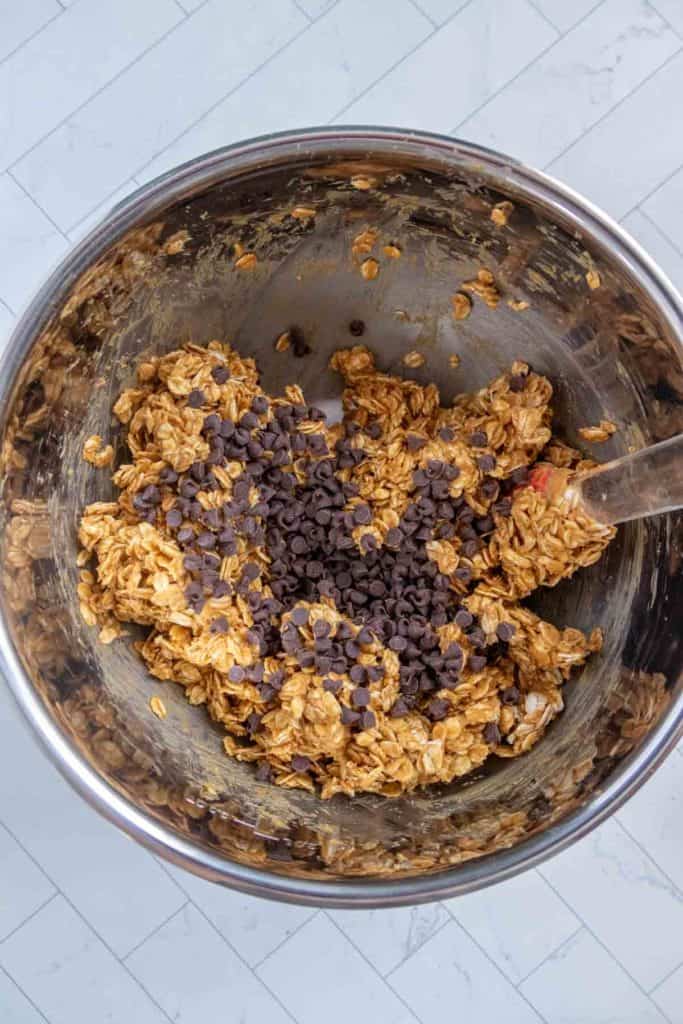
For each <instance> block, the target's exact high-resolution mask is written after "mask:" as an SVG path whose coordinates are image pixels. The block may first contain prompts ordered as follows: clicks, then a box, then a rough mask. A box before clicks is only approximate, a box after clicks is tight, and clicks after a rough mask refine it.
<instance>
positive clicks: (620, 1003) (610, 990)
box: [521, 929, 665, 1024]
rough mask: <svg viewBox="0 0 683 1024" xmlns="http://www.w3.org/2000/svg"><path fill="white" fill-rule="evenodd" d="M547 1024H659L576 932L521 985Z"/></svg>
mask: <svg viewBox="0 0 683 1024" xmlns="http://www.w3.org/2000/svg"><path fill="white" fill-rule="evenodd" d="M521 991H522V992H523V993H524V995H525V996H526V997H527V998H528V999H529V1000H530V1001H531V1002H532V1003H533V1004H534V1006H536V1007H537V1008H538V1010H539V1012H540V1013H541V1014H542V1015H543V1018H544V1020H546V1021H548V1022H549V1024H612V1022H614V1024H617V1022H618V1024H665V1022H664V1018H663V1017H662V1015H661V1013H660V1012H659V1010H658V1009H657V1008H656V1006H654V1005H653V1003H652V1002H651V1001H650V1000H649V999H648V998H647V996H646V995H645V994H644V993H643V992H641V990H640V989H639V988H638V986H637V985H636V984H635V983H634V982H633V981H632V979H631V978H629V976H628V974H627V973H626V971H625V970H624V969H623V968H622V967H620V966H619V965H618V964H617V963H615V961H614V960H613V959H612V957H611V956H610V955H609V953H607V952H605V950H604V949H603V948H602V946H601V945H600V943H599V942H596V940H595V939H594V938H593V936H592V935H591V934H590V933H589V932H587V931H586V930H585V929H582V930H581V931H580V932H579V933H578V934H577V935H575V936H574V937H573V938H571V939H569V941H568V942H566V943H565V944H564V946H562V947H561V948H560V949H559V950H558V951H557V952H556V953H554V954H553V955H552V956H551V957H550V958H549V959H548V960H546V962H545V963H544V964H543V965H542V966H541V967H540V968H539V969H538V970H537V971H535V972H534V973H533V974H532V975H531V977H530V978H527V980H526V981H525V982H524V983H523V984H522V985H521Z"/></svg>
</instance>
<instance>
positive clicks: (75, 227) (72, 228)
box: [66, 177, 142, 245]
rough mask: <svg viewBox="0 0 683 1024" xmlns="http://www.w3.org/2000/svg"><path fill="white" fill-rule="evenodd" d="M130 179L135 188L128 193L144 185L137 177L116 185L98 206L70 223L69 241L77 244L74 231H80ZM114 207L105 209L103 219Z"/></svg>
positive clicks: (130, 193) (67, 234) (68, 230)
mask: <svg viewBox="0 0 683 1024" xmlns="http://www.w3.org/2000/svg"><path fill="white" fill-rule="evenodd" d="M130 181H132V182H133V185H134V186H135V187H134V188H133V189H131V191H130V192H129V193H128V195H132V193H133V192H135V191H136V189H138V188H141V187H142V186H141V185H140V182H139V181H136V180H135V178H132V177H131V178H126V180H125V181H122V182H121V184H120V185H117V186H116V188H113V189H112V190H111V192H108V193H107V195H106V196H105V197H104V199H102V200H101V201H100V202H99V203H98V204H97V206H93V208H92V210H89V211H88V213H84V214H83V216H82V217H79V218H78V220H77V221H76V222H75V223H74V224H71V225H70V227H68V228H67V230H66V236H67V238H68V239H69V241H70V242H71V244H72V245H75V244H76V241H75V239H72V237H71V235H72V234H73V232H74V231H78V229H79V228H80V226H81V224H84V223H85V222H86V220H88V219H89V218H90V217H92V216H93V214H94V213H95V211H96V210H97V209H99V207H100V206H104V205H105V204H106V203H108V202H109V201H110V200H111V198H112V196H115V195H116V193H117V192H118V190H119V189H120V188H122V187H123V186H124V185H125V184H126V182H130ZM126 198H128V197H126ZM121 202H123V200H121ZM112 209H113V207H109V208H108V209H107V210H106V211H105V212H104V213H103V214H102V219H103V218H104V217H106V216H107V214H109V213H111V210H112Z"/></svg>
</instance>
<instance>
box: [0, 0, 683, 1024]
mask: <svg viewBox="0 0 683 1024" xmlns="http://www.w3.org/2000/svg"><path fill="white" fill-rule="evenodd" d="M682 95H683V0H652V2H651V3H646V2H645V0H602V2H596V0H533V2H531V0H469V3H468V2H463V0H373V2H372V3H367V2H366V0H336V2H335V0H244V2H242V3H232V2H228V0H137V2H134V0H117V2H116V3H111V2H109V0H0V344H2V343H3V342H4V340H5V338H6V336H7V334H8V332H9V330H10V329H11V327H12V325H13V323H14V322H15V319H16V317H17V315H18V314H19V313H20V311H21V308H22V306H23V305H24V303H25V302H26V301H27V300H28V298H29V297H30V295H31V293H32V292H33V290H34V289H35V288H36V286H37V285H38V284H39V283H40V280H41V279H42V278H43V277H44V275H45V273H46V272H47V271H48V270H49V268H50V266H51V265H52V264H53V263H54V262H55V261H56V260H57V259H59V257H60V256H61V255H62V254H63V253H64V252H65V251H66V250H67V249H68V247H69V245H70V244H71V242H73V241H74V240H76V239H77V238H79V237H80V236H81V234H82V233H83V231H84V230H86V229H87V228H89V227H91V226H92V225H93V224H94V223H96V222H97V220H98V218H99V217H100V216H101V215H102V214H104V213H105V212H106V211H107V209H108V208H109V206H110V205H112V204H113V203H115V202H117V201H118V200H120V199H121V198H123V196H125V195H126V194H127V193H128V192H129V191H131V190H132V189H134V188H135V187H137V184H138V182H142V181H145V180H146V179H148V178H149V177H151V176H153V175H155V174H157V173H159V172H160V171H162V170H165V169H167V168H168V167H170V166H173V164H175V163H177V162H179V161H182V160H185V159H187V158H189V157H191V156H193V155H195V154H196V153H198V152H200V151H201V150H205V149H210V148H213V147H215V146H219V145H221V144H223V143H225V142H229V141H233V140H235V139H237V138H240V137H243V136H248V135H252V134H256V133H258V132H262V131H271V130H276V129H282V128H287V127H291V126H300V125H304V124H306V123H313V122H319V123H320V122H323V123H324V122H334V121H336V122H338V123H343V122H346V123H349V122H358V123H363V122H375V123H381V122H384V123H394V124H401V123H403V124H408V125H413V126H415V127H425V128H433V129H437V130H440V131H444V132H448V131H453V130H456V131H457V133H458V134H461V135H466V136H468V137H471V138H474V139H475V140H477V141H481V142H485V143H488V144H493V145H495V146H500V147H502V148H505V149H508V150H509V151H510V152H512V153H514V154H515V155H517V156H520V157H522V158H525V159H527V160H530V161H532V162H535V163H537V164H539V165H542V166H547V167H548V168H549V169H550V171H551V172H552V173H554V174H556V175H558V176H559V177H562V178H564V179H565V180H567V181H568V182H569V183H570V184H571V185H573V186H574V187H576V188H578V189H579V190H582V191H584V192H585V193H586V194H587V195H588V196H589V197H590V198H592V199H594V200H595V201H596V202H598V203H599V204H601V205H603V206H604V207H605V208H607V209H608V210H609V211H610V212H611V213H612V214H613V215H614V216H615V217H617V218H619V219H621V220H622V222H623V224H624V226H625V227H626V228H627V229H628V230H629V231H631V233H632V234H633V235H634V236H635V237H636V238H638V239H639V240H640V241H641V243H642V244H643V245H644V246H645V248H646V249H648V251H649V252H650V253H651V255H652V256H653V257H654V258H655V259H656V260H657V261H659V263H660V264H661V266H662V267H663V268H664V270H665V271H666V272H667V273H668V274H669V275H670V276H671V278H672V280H674V281H675V282H676V283H677V284H678V286H679V287H683V115H682V114H681V110H682V104H681V96H682ZM0 750H1V751H2V755H0V765H7V764H9V765H14V766H16V765H20V766H21V770H12V771H7V770H6V769H4V768H3V769H2V770H0V1021H1V1022H2V1024H45V1022H47V1024H100V1022H114V1024H119V1022H122V1024H147V1022H154V1024H156V1022H158V1021H161V1022H166V1024H167V1022H168V1021H177V1022H179V1024H195V1022H196V1024H213V1021H218V1020H226V1021H235V1022H237V1021H240V1022H244V1024H279V1022H280V1021H292V1020H294V1021H296V1022H298V1024H308V1022H309V1021H311V1022H315V1024H318V1021H319V1020H321V1019H322V1020H325V1021H327V1022H329V1024H336V1021H344V1022H346V1021H348V1019H349V1016H353V1017H354V1018H356V1019H357V1020H358V1021H359V1024H365V1022H366V1021H368V1022H369V1021H373V1022H377V1024H384V1022H391V1024H403V1022H412V1024H415V1022H418V1024H419V1022H421V1024H432V1022H437V1021H438V1022H439V1024H441V1022H442V1021H444V1020H455V1019H458V1020H460V1019H463V1020H468V1021H472V1022H477V1024H478V1022H479V1021H482V1022H488V1021H497V1020H504V1021H511V1022H514V1021H519V1022H524V1024H526V1022H527V1021H530V1022H532V1021H533V1022H538V1021H540V1022H543V1021H545V1022H546V1024H569V1022H571V1024H612V1022H615V1024H617V1022H618V1024H650V1022H652V1024H654V1022H659V1024H662V1022H666V1021H668V1022H669V1024H683V895H682V888H683V868H682V867H681V865H683V825H682V824H681V823H682V822H683V802H682V797H681V791H682V783H683V758H682V757H681V755H680V753H677V754H674V755H672V756H671V758H670V759H669V761H668V762H667V763H666V764H665V765H664V767H663V768H662V769H661V770H660V771H659V772H658V773H657V774H656V776H655V777H654V778H653V779H652V780H651V781H650V782H649V783H648V784H647V785H646V786H645V787H644V788H643V789H642V791H641V792H640V793H639V794H638V795H637V796H636V797H635V798H634V799H633V800H632V801H631V802H630V803H629V804H628V805H627V806H626V807H624V808H623V809H622V810H621V811H620V812H619V814H618V815H617V817H616V818H615V819H613V820H612V821H610V822H608V823H607V824H605V825H604V826H602V827H601V828H600V829H599V830H598V831H597V832H596V833H595V834H593V835H592V836H589V837H588V838H587V839H585V840H583V841H582V842H581V843H580V844H578V845H577V846H575V847H574V848H573V849H571V850H570V851H568V852H567V853H566V854H564V855H563V856H561V857H559V858H557V859H556V860H554V861H552V862H550V863H547V864H545V865H543V866H542V868H541V869H540V870H539V871H532V872H529V873H528V874H527V875H525V876H523V877H521V878H517V879H513V880H512V881H510V882H508V883H506V884H504V885H502V886H499V887H496V888H493V889H490V890H487V891H485V892H482V893H478V894H475V895H472V896H469V897H467V898H463V899H460V900H451V901H448V902H447V903H444V904H437V905H432V906H428V907H419V908H413V909H406V910H392V911H385V912H378V911H359V912H356V913H349V912H341V911H339V912H337V911H335V912H331V913H326V912H322V911H315V910H309V909H302V908H296V907H288V906H279V905H278V906H276V905H272V904H268V903H264V902H261V901H258V900H255V899H253V898H249V897H244V896H241V895H238V894H235V893H231V892H224V891H221V890H218V889H216V888H215V887H212V886H209V885H208V884H206V883H204V882H200V881H198V880H196V879H194V878H191V877H188V876H186V875H184V874H183V873H182V872H179V871H176V870H174V869H170V868H167V867H166V866H162V865H160V864H159V863H157V861H156V860H154V858H152V857H151V856H150V855H149V854H147V853H146V852H145V851H143V850H142V849H141V848H139V847H137V846H135V845H134V844H132V843H131V842H130V841H129V840H128V839H126V838H124V837H123V836H121V835H119V834H118V833H116V832H115V831H114V830H113V829H112V828H111V826H109V825H108V824H106V823H104V822H103V821H101V820H100V819H99V818H97V817H96V816H95V815H94V814H93V813H92V812H91V811H90V810H89V809H88V808H87V807H86V806H85V805H84V804H82V803H81V802H80V801H79V800H78V799H77V798H76V797H75V796H74V795H73V794H72V793H71V792H70V791H69V790H68V788H67V787H66V785H65V784H64V783H63V782H62V781H61V780H60V779H59V778H58V777H57V776H56V774H55V771H54V770H53V769H52V767H51V766H50V765H49V764H48V763H47V762H46V761H45V759H44V758H43V756H42V755H41V754H40V753H39V751H38V749H37V748H36V747H35V745H34V743H33V741H32V739H31V738H30V737H29V736H28V735H27V734H26V732H25V730H24V728H23V725H22V723H21V722H20V721H19V719H18V717H17V714H16V711H15V710H14V707H13V705H12V703H11V701H10V700H9V698H8V696H7V695H6V694H5V693H4V692H0Z"/></svg>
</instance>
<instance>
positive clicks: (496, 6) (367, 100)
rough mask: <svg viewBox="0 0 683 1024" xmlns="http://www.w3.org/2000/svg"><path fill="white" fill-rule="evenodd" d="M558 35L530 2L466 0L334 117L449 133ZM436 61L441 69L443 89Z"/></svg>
mask: <svg viewBox="0 0 683 1024" xmlns="http://www.w3.org/2000/svg"><path fill="white" fill-rule="evenodd" d="M556 35H557V34H556V33H555V32H554V31H553V29H552V28H550V26H549V25H548V24H547V23H546V22H545V21H544V20H543V18H541V17H540V15H539V14H538V13H537V12H536V11H535V10H534V8H533V7H531V6H530V5H529V4H528V3H527V0H480V2H479V3H476V4H467V5H466V6H465V7H463V9H462V10H461V11H459V12H458V14H456V15H455V17H453V18H451V19H450V21H449V22H448V24H447V25H444V27H443V28H441V29H439V31H438V32H436V33H435V34H434V35H433V36H431V37H430V38H429V39H427V40H426V41H425V42H424V43H423V44H422V45H421V46H420V47H418V49H417V50H415V52H414V53H411V54H410V55H409V56H408V57H406V59H405V60H403V61H401V63H400V64H399V65H398V67H396V68H394V69H393V70H392V71H390V72H389V73H388V74H387V75H385V77H384V78H382V79H381V80H380V81H379V82H378V83H377V84H376V85H374V86H372V88H370V89H369V90H368V91H367V92H366V93H364V94H363V95H362V96H360V97H359V98H358V99H357V100H356V101H355V102H354V103H352V104H351V106H350V107H347V108H346V109H345V110H344V111H343V112H342V113H341V114H339V115H338V116H337V117H336V119H335V120H336V121H337V122H338V123H342V124H395V125H401V126H405V127H406V128H422V129H425V130H430V131H436V132H448V131H450V129H451V128H452V126H453V125H454V124H456V123H458V122H460V121H461V120H462V119H463V118H465V117H467V114H468V113H469V111H471V110H473V109H475V108H476V107H479V106H481V104H482V103H485V102H486V100H487V99H488V98H489V97H490V96H491V95H492V93H494V92H496V90H497V89H500V88H501V87H502V86H503V85H505V83H506V82H507V81H509V80H510V79H511V78H513V77H514V75H516V74H517V72H518V71H520V70H521V69H522V68H523V67H524V66H525V65H526V64H528V63H529V61H531V60H533V58H534V57H535V56H537V54H539V53H540V52H541V50H543V49H545V47H546V46H548V45H550V43H552V42H553V40H554V39H555V38H556ZM453 54H457V60H453V59H452V57H453ZM434 67H439V68H441V69H442V71H441V74H440V75H439V87H438V88H435V87H434V78H433V75H432V74H431V70H432V68H434Z"/></svg>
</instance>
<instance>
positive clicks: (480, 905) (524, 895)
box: [446, 871, 580, 985]
mask: <svg viewBox="0 0 683 1024" xmlns="http://www.w3.org/2000/svg"><path fill="white" fill-rule="evenodd" d="M446 907H447V908H448V910H449V911H450V912H451V914H452V915H453V917H454V918H455V919H456V921H458V922H459V923H460V924H461V925H462V926H463V927H464V928H465V929H466V930H467V931H468V932H469V934H470V935H471V936H472V937H473V938H474V939H475V940H476V941H477V942H478V943H479V945H480V946H482V947H483V949H485V950H486V952H487V953H488V955H489V956H490V957H491V959H492V960H493V961H494V963H495V964H497V965H498V967H500V969H501V971H503V972H504V973H505V974H506V975H507V977H508V978H509V979H510V981H511V982H513V984H515V985H516V984H518V983H519V982H520V981H521V980H522V979H523V978H525V977H526V976H527V975H528V974H530V973H531V971H532V970H533V969H534V968H535V967H538V965H539V964H540V963H542V962H543V960H545V958H546V957H547V956H549V955H550V954H551V953H552V952H553V951H554V950H556V949H557V948H558V946H560V945H562V943H563V942H564V941H565V940H566V939H568V938H569V936H570V935H571V934H572V933H573V932H575V931H576V930H577V928H579V926H580V921H579V920H578V918H577V917H575V915H574V914H572V912H571V910H569V908H568V907H567V906H566V905H565V904H564V903H563V902H562V900H561V899H560V898H559V896H558V895H557V893H555V892H553V890H552V889H551V888H550V886H549V885H548V883H547V882H546V881H545V879H544V878H542V877H541V875H539V874H538V872H537V871H525V872H524V873H523V874H521V875H517V876H516V877H515V878H511V879H509V880H508V881H507V882H503V883H501V884H500V885H495V886H492V887H491V888H489V889H483V890H482V891H481V892H475V893H472V894H471V895H467V896H459V897H457V898H456V899H453V900H447V901H446Z"/></svg>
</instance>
